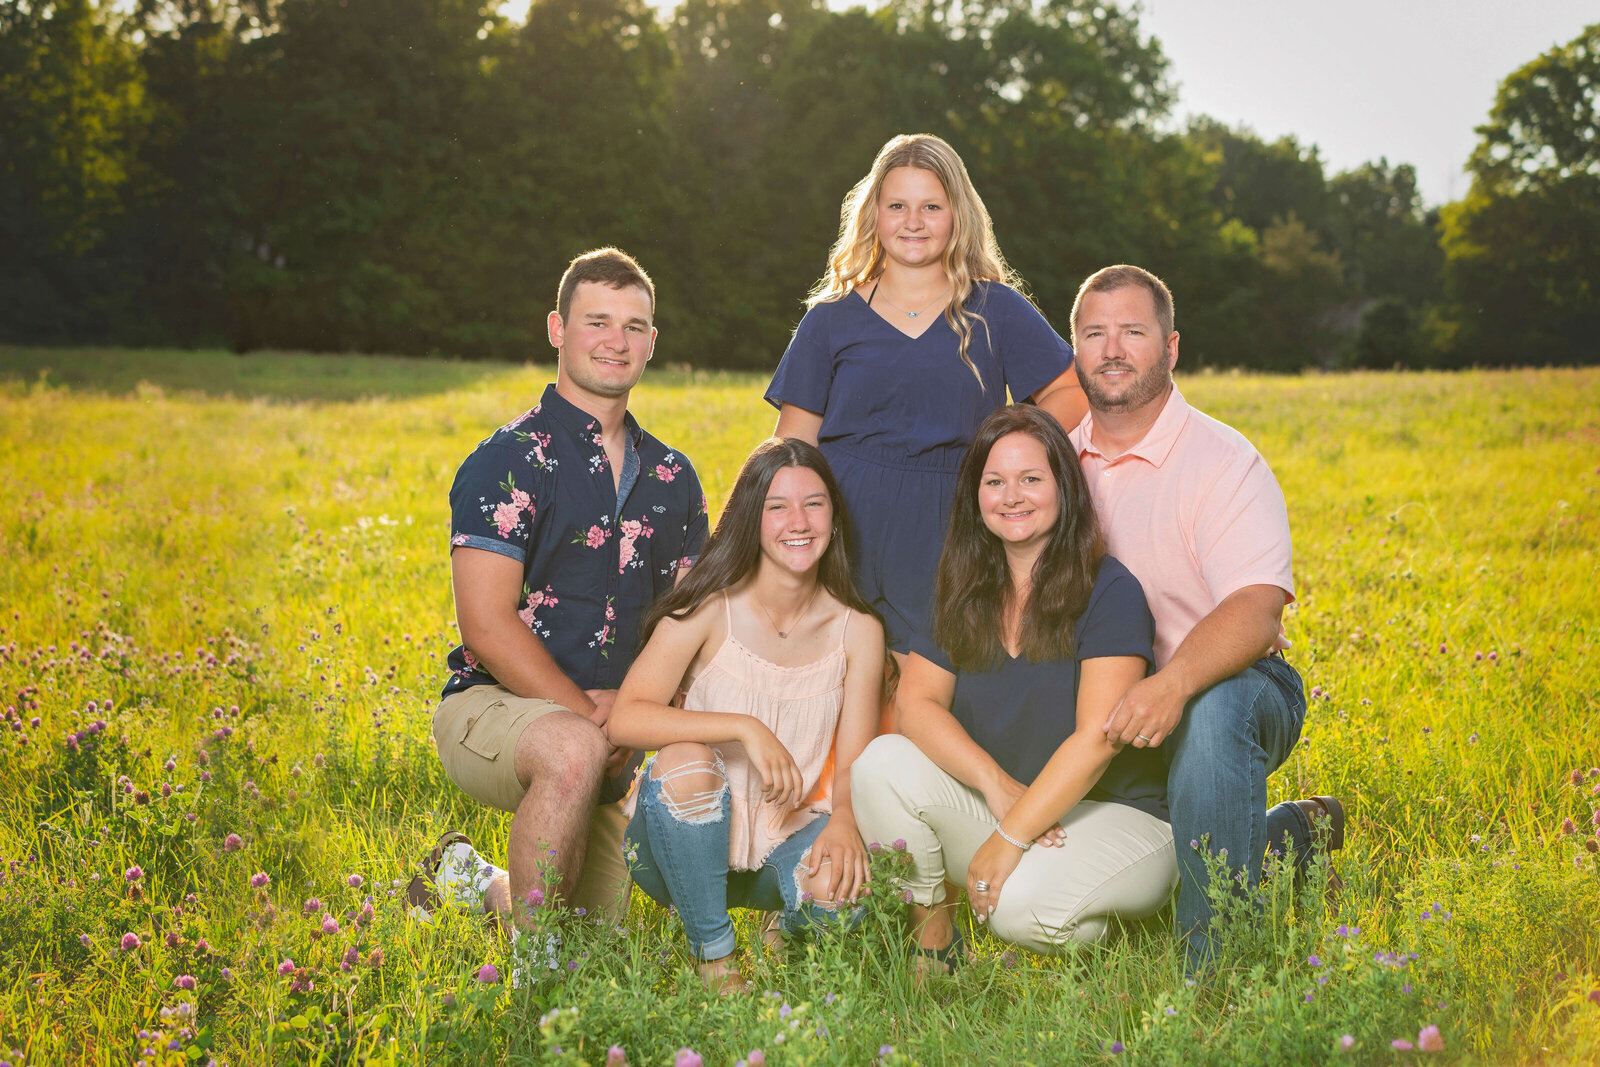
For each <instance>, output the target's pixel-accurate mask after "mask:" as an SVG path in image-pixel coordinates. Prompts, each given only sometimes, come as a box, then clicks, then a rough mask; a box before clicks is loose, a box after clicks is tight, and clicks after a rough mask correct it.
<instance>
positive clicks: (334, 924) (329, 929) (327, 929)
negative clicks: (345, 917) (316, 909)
mask: <svg viewBox="0 0 1600 1067" xmlns="http://www.w3.org/2000/svg"><path fill="white" fill-rule="evenodd" d="M322 932H323V933H325V934H336V933H338V932H339V920H338V919H335V918H334V917H333V916H332V915H328V914H324V915H323V916H322Z"/></svg>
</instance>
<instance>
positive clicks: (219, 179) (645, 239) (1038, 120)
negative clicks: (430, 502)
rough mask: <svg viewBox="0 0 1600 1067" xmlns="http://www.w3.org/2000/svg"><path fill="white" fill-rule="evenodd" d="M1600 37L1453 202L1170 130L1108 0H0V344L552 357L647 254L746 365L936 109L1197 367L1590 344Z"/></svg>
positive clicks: (1504, 137)
mask: <svg viewBox="0 0 1600 1067" xmlns="http://www.w3.org/2000/svg"><path fill="white" fill-rule="evenodd" d="M1597 98H1600V25H1597V26H1595V27H1591V28H1590V29H1589V30H1587V31H1586V32H1585V33H1584V34H1583V35H1582V36H1580V37H1579V38H1578V39H1577V40H1575V41H1573V42H1572V43H1571V44H1569V45H1566V46H1564V47H1563V48H1559V49H1555V50H1553V51H1552V52H1550V53H1547V54H1546V55H1544V56H1541V57H1539V58H1538V59H1537V60H1535V61H1534V62H1533V63H1530V64H1528V65H1527V66H1525V67H1523V68H1521V69H1520V70H1517V71H1515V72H1514V73H1512V74H1511V75H1510V76H1509V77H1508V78H1507V79H1506V81H1505V83H1504V84H1503V86H1502V89H1501V92H1500V95H1499V98H1498V99H1497V102H1496V104H1495V108H1494V110H1493V112H1492V113H1491V114H1490V116H1488V120H1487V122H1486V125H1485V126H1483V127H1481V128H1480V135H1481V138H1482V140H1481V144H1480V146H1479V149H1478V151H1477V153H1476V154H1475V155H1474V156H1473V159H1472V162H1471V169H1472V173H1473V183H1472V187H1471V190H1470V192H1469V193H1468V195H1467V197H1466V198H1465V199H1464V200H1462V201H1461V202H1459V203H1455V204H1450V205H1447V206H1445V207H1444V208H1442V209H1439V210H1434V211H1427V210H1424V206H1423V204H1422V201H1421V198H1420V197H1419V195H1418V191H1417V186H1416V176H1415V172H1414V171H1413V169H1412V168H1411V167H1410V166H1408V165H1406V164H1403V163H1396V164H1390V163H1389V162H1388V161H1387V160H1378V161H1376V162H1373V163H1368V164H1366V165H1363V166H1361V167H1358V168H1355V169H1354V170H1349V171H1344V172H1340V173H1334V174H1329V173H1328V172H1327V170H1326V168H1325V167H1324V166H1323V163H1322V161H1321V159H1320V158H1319V157H1318V154H1317V151H1316V149H1315V148H1314V147H1308V146H1304V145H1301V144H1300V143H1298V142H1297V141H1296V140H1295V139H1293V138H1285V139H1281V140H1277V141H1266V140H1263V139H1261V138H1258V137H1257V136H1255V135H1254V134H1253V133H1251V132H1250V131H1249V130H1246V129H1235V128H1230V127H1227V126H1225V125H1222V124H1219V123H1216V122H1214V121H1211V120H1207V119H1200V120H1196V121H1194V122H1192V123H1190V124H1189V126H1188V127H1187V128H1185V129H1181V130H1174V129H1172V128H1171V123H1170V113H1171V106H1172V103H1173V92H1172V89H1171V85H1170V82H1169V80H1168V70H1167V63H1166V60H1165V58H1164V57H1163V55H1162V52H1161V48H1160V44H1159V42H1158V41H1156V40H1154V39H1152V38H1151V37H1150V36H1149V35H1147V34H1145V33H1143V32H1142V31H1141V29H1140V26H1139V24H1138V21H1137V12H1136V11H1131V10H1125V9H1123V8H1121V7H1119V6H1118V5H1117V4H1114V3H1110V2H1106V0H975V2H953V0H890V2H889V3H888V4H887V5H886V6H884V7H882V8H880V9H878V10H875V11H872V12H868V11H866V10H864V9H860V8H857V9H852V10H847V11H833V10H830V9H829V8H828V7H827V6H826V4H825V3H823V2H821V0H683V3H682V4H681V5H680V6H679V7H678V8H677V9H676V10H675V11H674V12H672V14H671V15H670V16H663V15H660V14H659V13H658V12H657V11H656V9H654V8H652V7H651V6H649V5H648V4H647V3H645V2H643V0H535V2H534V3H533V5H532V7H531V9H530V10H529V13H528V17H527V20H526V22H525V23H524V24H520V25H518V24H515V23H512V22H509V21H508V20H506V19H505V18H504V17H503V16H501V15H500V14H499V13H498V4H495V3H487V4H485V3H482V2H479V0H360V2H353V0H136V2H134V3H132V4H131V5H130V4H128V3H121V4H112V3H110V2H108V0H101V2H94V0H55V2H37V0H0V340H7V341H12V342H20V343H45V344H52V343H75V344H81V343H105V344H121V345H146V344H160V345H178V346H210V345H226V346H230V347H232V348H234V349H237V350H241V351H248V350H252V349H258V348H278V349H303V350H310V351H368V352H392V353H417V354H423V353H443V354H449V355H457V356H463V357H469V358H511V359H525V358H541V357H542V356H543V355H544V354H545V347H544V346H545V341H544V328H543V320H544V315H545V313H546V312H547V311H548V310H549V307H550V304H551V302H552V294H551V290H552V289H553V285H554V280H555V278H556V277H557V276H558V275H559V273H560V271H561V269H562V267H563V266H564V265H565V263H566V262H567V260H568V259H569V258H570V257H571V256H572V255H573V254H575V253H577V252H579V251H582V250H584V249H586V248H590V247H594V246H596V245H600V244H616V245H620V246H622V247H624V248H626V249H628V250H629V251H631V252H633V253H634V254H636V255H637V256H639V258H640V259H641V261H642V262H643V263H644V264H645V265H646V267H647V269H649V270H650V271H651V273H652V274H653V275H654V277H655V278H656V281H657V285H658V289H659V294H660V309H659V312H658V324H659V325H660V326H661V327H662V331H663V339H662V347H661V351H662V352H663V354H664V355H665V356H666V358H668V359H671V360H675V361H683V362H688V363H692V364H696V365H701V366H718V367H747V368H766V367H770V366H772V365H773V364H774V363H775V362H776V360H777V357H778V355H779V354H780V353H781V352H782V350H783V348H784V345H785V344H786V342H787V339H788V336H789V334H790V332H791V331H792V330H793V328H794V325H795V323H796V322H797V321H798V319H799V316H800V313H801V311H802V305H801V300H802V298H803V296H804V294H805V293H806V291H807V290H808V289H809V288H810V286H811V284H812V283H813V282H814V281H815V279H816V277H817V276H818V275H819V274H820V273H821V270H822V266H823V260H824V256H825V253H826V250H827V248H828V246H829V244H830V243H831V241H832V238H833V236H834V234H835V232H836V230H837V227H838V221H839V220H838V212H839V203H840V200H841V198H842V197H843V195H844V193H845V191H846V190H847V189H848V188H849V187H850V185H851V184H852V183H853V182H854V181H855V180H856V179H857V178H859V177H860V175H861V174H862V173H864V172H865V170H866V168H867V166H868V164H869V163H870V161H871V159H872V156H873V154H874V153H875V151H876V150H877V148H878V146H879V145H881V144H882V143H883V141H885V140H886V139H887V138H888V137H889V136H891V135H893V134H895V133H900V132H909V131H926V132H932V133H937V134H940V135H941V136H943V137H945V138H946V139H948V140H949V141H950V142H951V143H952V144H954V145H955V147H956V148H957V150H958V151H960V152H961V154H962V156H963V158H964V159H965V160H966V162H967V165H968V168H969V170H970V171H971V172H972V176H973V179H974V181H975V182H976V183H977V186H978V188H979V190H980V192H981V193H982V194H983V196H984V198H985V200H986V202H987V204H988V206H989V208H990V211H991V213H992V214H993V215H994V218H995V225H996V229H997V232H998V234H999V237H1000V241H1001V245H1002V247H1003V248H1004V249H1005V251H1006V254H1007V256H1008V257H1009V258H1010V259H1011V261H1012V262H1013V264H1014V265H1015V266H1016V267H1017V268H1018V269H1019V270H1020V271H1021V272H1022V274H1023V276H1024V277H1025V278H1026V279H1027V281H1028V283H1029V286H1030V288H1031V291H1032V294H1033V296H1034V297H1035V299H1036V300H1037V302H1038V303H1039V305H1040V307H1041V308H1042V309H1043V310H1044V311H1045V313H1046V315H1047V316H1049V317H1050V318H1051V319H1052V321H1054V322H1055V323H1056V325H1057V326H1058V328H1060V329H1061V330H1062V331H1063V332H1065V327H1066V318H1067V312H1068V310H1069V309H1070V306H1071V301H1072V297H1073V294H1074V292H1075V290H1076V287H1077V284H1078V282H1079V281H1080V280H1081V279H1082V278H1083V277H1084V276H1085V275H1086V274H1088V273H1089V272H1090V271H1092V270H1094V269H1096V268H1098V267H1100V266H1103V265H1105V264H1107V263H1112V262H1124V261H1125V262H1135V263H1139V264H1142V265H1144V266H1147V267H1150V268H1151V269H1153V270H1155V271H1157V272H1158V273H1160V274H1161V275H1163V276H1164V277H1165V278H1166V279H1167V280H1168V281H1169V282H1170V283H1171V284H1172V287H1173V288H1174V290H1175V291H1176V293H1177V295H1178V299H1179V323H1180V329H1181V330H1182V331H1183V334H1184V355H1185V363H1186V365H1188V366H1190V367H1195V366H1204V365H1210V366H1241V367H1253V368H1262V369H1270V370H1295V369H1299V368H1303V367H1308V366H1318V367H1334V366H1348V365H1356V366H1375V367H1387V366H1391V365H1395V364H1400V365H1407V366H1458V365H1466V364H1506V363H1540V364H1543V363H1576V362H1591V361H1593V359H1594V346H1593V345H1592V344H1591V343H1590V342H1589V338H1591V337H1593V336H1594V335H1595V327H1596V326H1600V292H1597V287H1600V188H1597V186H1600V136H1597V127H1600V122H1597V120H1596V101H1597Z"/></svg>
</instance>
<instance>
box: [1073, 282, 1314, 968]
mask: <svg viewBox="0 0 1600 1067" xmlns="http://www.w3.org/2000/svg"><path fill="white" fill-rule="evenodd" d="M1072 343H1073V346H1074V348H1075V351H1076V366H1077V368H1078V378H1079V380H1080V381H1081V382H1082V383H1083V391H1084V393H1085V394H1086V395H1087V396H1088V398H1089V414H1088V415H1086V416H1085V417H1084V420H1083V422H1081V423H1079V424H1078V427H1077V428H1076V429H1075V430H1073V431H1072V434H1071V436H1072V443H1073V445H1074V446H1076V448H1077V449H1078V456H1079V460H1080V461H1081V462H1082V464H1083V472H1084V475H1085V476H1086V477H1087V478H1088V481H1089V490H1090V492H1091V494H1092V495H1093V496H1094V501H1095V507H1096V508H1097V509H1098V511H1099V514H1100V526H1101V529H1102V530H1104V532H1105V535H1106V542H1107V549H1108V551H1109V552H1110V553H1111V555H1113V556H1115V557H1116V558H1117V559H1119V560H1121V561H1122V563H1123V564H1124V565H1126V566H1127V568H1128V569H1129V570H1131V571H1132V572H1133V574H1134V576H1135V577H1137V578H1138V579H1139V582H1140V584H1141V585H1143V586H1144V592H1145V596H1146V597H1147V598H1148V600H1149V602H1150V611H1151V613H1152V614H1153V615H1154V616H1155V621H1156V642H1155V656H1156V659H1155V663H1154V667H1155V671H1154V673H1153V674H1151V675H1150V676H1149V677H1147V678H1145V679H1144V680H1142V681H1140V682H1138V683H1136V684H1135V685H1134V686H1133V687H1132V688H1131V689H1129V690H1128V692H1127V693H1126V694H1125V695H1124V696H1123V698H1122V700H1121V701H1120V702H1119V703H1118V704H1117V706H1116V707H1115V708H1113V709H1112V712H1111V715H1110V717H1109V718H1108V719H1107V721H1106V723H1105V731H1106V733H1107V734H1108V735H1111V736H1112V737H1114V738H1119V739H1120V740H1121V741H1122V742H1123V743H1124V744H1130V745H1135V746H1138V747H1147V746H1148V747H1157V746H1159V747H1160V749H1161V752H1162V754H1163V756H1164V757H1165V759H1166V763H1167V770H1168V780H1167V790H1168V803H1169V805H1170V807H1171V811H1172V832H1173V840H1174V841H1175V842H1176V844H1177V851H1178V867H1179V873H1180V875H1181V877H1182V884H1181V887H1180V889H1179V891H1178V914H1177V922H1178V932H1179V934H1180V935H1182V936H1183V937H1184V938H1185V940H1186V946H1187V950H1188V958H1189V964H1190V967H1191V969H1194V968H1199V967H1201V966H1203V965H1204V963H1205V962H1206V961H1207V960H1208V959H1209V958H1210V953H1211V943H1210V937H1209V920H1210V913H1211V909H1210V905H1209V902H1208V900H1207V897H1206V871H1205V864H1204V862H1203V860H1202V858H1201V851H1202V842H1203V843H1204V845H1205V847H1209V848H1210V850H1211V851H1213V852H1217V853H1220V854H1222V855H1223V856H1225V857H1226V860H1227V862H1228V864H1229V865H1231V866H1232V867H1234V868H1236V869H1243V870H1245V871H1247V872H1248V878H1249V882H1250V884H1251V885H1254V884H1255V882H1256V881H1257V880H1259V878H1260V877H1261V867H1262V861H1263V856H1264V854H1265V852H1266V849H1267V848H1268V846H1269V845H1270V846H1271V847H1273V848H1283V847H1285V846H1286V845H1292V846H1293V847H1294V850H1295V854H1296V856H1297V857H1298V858H1299V859H1300V860H1301V861H1304V860H1306V859H1308V858H1309V857H1310V856H1311V855H1312V853H1313V850H1314V848H1315V847H1318V846H1319V845H1320V846H1322V847H1327V848H1329V849H1332V848H1338V847H1339V846H1340V845H1342V844H1343V835H1344V810H1343V807H1342V806H1341V805H1340V804H1339V802H1338V801H1337V800H1334V799H1333V798H1331V797H1318V798H1314V799H1312V800H1299V801H1290V802H1286V803H1283V804H1279V805H1277V806H1276V807H1274V808H1272V809H1271V810H1270V811H1269V810H1267V775H1268V774H1270V773H1271V772H1272V771H1273V770H1275V769H1276V768H1277V767H1278V766H1279V765H1280V764H1281V763H1282V762H1283V761H1284V759H1285V758H1287V756H1288V755H1289V753H1290V751H1292V750H1293V748H1294V746H1295V743H1296V742H1297V741H1298V740H1299V738H1300V727H1301V724H1302V723H1303V721H1304V719H1305V707H1306V705H1305V687H1304V685H1303V684H1302V682H1301V680H1300V675H1299V674H1298V673H1296V671H1295V669H1294V668H1293V667H1291V666H1290V665H1289V663H1288V661H1287V660H1285V659H1284V658H1283V650H1284V649H1286V648H1288V647H1289V642H1288V641H1286V640H1285V639H1284V635H1283V628H1282V616H1283V609H1284V606H1285V605H1287V604H1289V603H1291V602H1292V601H1293V600H1294V574H1293V571H1292V566H1291V563H1292V553H1291V549H1290V543H1289V515H1288V510H1287V508H1286V507H1285V505H1284V500H1283V492H1282V490H1280V489H1279V488H1278V482H1277V480H1276V479H1275V478H1274V477H1273V476H1272V471H1271V470H1269V469H1268V467H1267V464H1266V461H1265V460H1263V459H1262V458H1261V454H1260V453H1259V452H1257V451H1256V450H1255V448H1254V446H1252V445H1251V444H1250V442H1249V441H1247V440H1245V438H1244V437H1243V436H1242V435H1241V434H1239V433H1238V432H1237V431H1236V430H1234V429H1232V428H1231V427H1228V426H1225V425H1223V424H1222V423H1220V422H1218V421H1217V420H1216V419H1213V418H1211V417H1210V416H1208V415H1205V414H1202V413H1201V412H1199V411H1196V410H1195V409H1193V408H1191V407H1190V406H1189V405H1188V404H1187V403H1185V402H1184V399H1183V395H1182V394H1181V393H1179V392H1178V389H1177V387H1176V386H1175V385H1174V384H1173V381H1172V368H1173V366H1174V365H1175V364H1176V363H1177V362H1178V334H1177V333H1176V332H1175V331H1174V329H1173V306H1172V294H1171V293H1170V292H1169V291H1168V290H1167V287H1166V285H1165V284H1163V283H1162V281H1161V279H1159V278H1157V277H1156V276H1155V275H1153V274H1151V273H1150V272H1149V271H1146V270H1143V269H1141V268H1139V267H1131V266H1116V267H1106V268H1105V269H1103V270H1101V271H1098V272H1097V273H1095V274H1093V275H1091V276H1090V277H1089V278H1088V280H1086V281H1085V282H1084V283H1083V286H1082V287H1081V288H1080V289H1079V290H1078V298H1077V301H1076V302H1075V303H1074V304H1073V308H1072ZM1324 818H1326V819H1327V820H1328V822H1329V825H1328V834H1327V836H1326V837H1325V838H1321V839H1318V838H1314V836H1313V833H1312V820H1313V819H1316V820H1317V821H1318V822H1319V823H1320V822H1321V821H1322V820H1323V819H1324Z"/></svg>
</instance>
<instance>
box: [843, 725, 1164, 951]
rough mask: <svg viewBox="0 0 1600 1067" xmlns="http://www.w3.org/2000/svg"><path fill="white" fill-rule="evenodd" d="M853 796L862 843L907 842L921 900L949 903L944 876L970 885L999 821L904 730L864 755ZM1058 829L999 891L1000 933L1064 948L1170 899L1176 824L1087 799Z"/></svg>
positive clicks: (853, 778) (1038, 947) (994, 923)
mask: <svg viewBox="0 0 1600 1067" xmlns="http://www.w3.org/2000/svg"><path fill="white" fill-rule="evenodd" d="M850 800H851V807H852V808H853V809H854V812H855V817H856V823H857V825H858V826H859V827H860V829H861V836H862V838H863V839H864V840H866V841H868V842H874V841H876V842H880V843H882V844H885V845H887V844H889V843H891V842H893V841H896V840H899V839H902V838H903V839H904V840H905V842H906V847H907V849H908V850H909V851H910V853H911V857H912V861H913V864H914V865H913V868H912V873H911V875H910V877H909V878H908V879H907V881H906V883H905V887H906V888H909V889H910V890H911V894H912V899H913V900H914V901H915V902H916V903H918V904H922V905H924V906H931V905H934V904H939V903H942V902H943V901H944V899H945V889H944V885H945V881H946V879H948V880H950V881H953V882H956V883H965V882H966V878H967V865H968V864H969V863H971V862H972V857H973V855H974V854H975V853H976V852H977V851H978V847H979V846H980V845H982V844H983V842H984V841H985V840H987V839H988V837H989V836H990V835H991V834H992V833H994V828H995V825H996V821H997V820H996V819H995V817H994V815H993V814H991V813H990V811H989V806H988V805H987V804H986V803H984V799H983V794H982V793H980V792H978V791H977V790H976V789H973V788H972V787H970V786H967V785H963V784H962V783H961V782H959V781H957V780H956V779H955V778H953V777H952V776H950V775H949V774H946V773H945V772H944V771H942V770H940V769H939V767H937V766H936V765H935V764H934V762H933V761H932V760H930V759H929V758H928V757H927V756H925V755H923V753H922V750H921V749H919V748H917V746H916V745H915V744H914V743H913V742H912V741H911V740H910V739H909V738H906V737H904V736H903V735H900V734H885V735H884V736H882V737H879V738H877V739H876V740H874V741H873V742H872V744H870V745H868V746H867V747H866V749H865V751H863V752H862V753H861V755H860V756H859V757H857V759H856V761H855V763H854V764H852V765H851V767H850ZM1061 826H1062V827H1063V828H1064V829H1065V830H1066V832H1067V836H1066V842H1065V843H1064V844H1062V845H1061V846H1059V847H1052V848H1044V847H1041V846H1035V847H1033V848H1031V849H1029V850H1028V851H1027V852H1025V853H1024V854H1023V856H1022V860H1021V862H1020V863H1018V864H1017V869H1016V870H1015V871H1014V872H1012V874H1011V877H1010V878H1008V879H1007V880H1006V882H1005V885H1004V886H1003V887H1002V888H1001V891H1000V899H999V901H998V902H996V905H995V910H994V914H993V915H991V916H990V917H989V929H990V930H991V931H992V932H993V933H994V934H995V936H996V937H999V938H1001V939H1003V940H1005V941H1009V942H1011V943H1012V944H1016V945H1021V946H1023V947H1024V948H1029V949H1032V950H1033V951H1035V952H1043V953H1060V952H1062V951H1064V950H1065V949H1067V948H1068V947H1069V946H1071V945H1072V944H1073V943H1075V942H1091V941H1096V940H1099V938H1100V937H1101V936H1103V935H1104V934H1105V932H1106V929H1107V927H1108V925H1109V920H1110V918H1111V917H1112V916H1113V915H1116V916H1121V917H1124V918H1129V919H1138V918H1143V917H1144V916H1147V915H1151V914H1153V913H1154V912H1156V911H1157V910H1158V909H1160V908H1161V906H1162V905H1164V904H1165V903H1166V902H1167V900H1168V899H1169V898H1170V897H1171V896H1172V891H1173V889H1174V888H1175V887H1176V886H1177V884H1178V861H1177V855H1176V854H1175V853H1174V852H1173V848H1172V827H1171V826H1170V825H1169V824H1167V823H1165V822H1162V821H1161V820H1160V819H1158V818H1156V817H1155V816H1153V815H1149V814H1146V813H1145V812H1142V811H1140V810H1138V809H1137V808H1131V807H1129V806H1128V805H1126V804H1110V803H1101V802H1097V801H1093V800H1083V801H1079V802H1078V803H1077V804H1075V805H1073V808H1072V810H1071V811H1069V812H1067V814H1066V816H1065V817H1064V818H1063V819H1062V820H1061Z"/></svg>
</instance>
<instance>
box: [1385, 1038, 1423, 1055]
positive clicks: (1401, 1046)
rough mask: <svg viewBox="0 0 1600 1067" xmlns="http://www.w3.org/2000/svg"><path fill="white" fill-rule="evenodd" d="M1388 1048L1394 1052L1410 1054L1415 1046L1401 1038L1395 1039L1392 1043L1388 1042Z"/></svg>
mask: <svg viewBox="0 0 1600 1067" xmlns="http://www.w3.org/2000/svg"><path fill="white" fill-rule="evenodd" d="M1389 1047H1390V1048H1392V1049H1394V1050H1395V1051H1396V1052H1410V1051H1411V1050H1412V1049H1414V1048H1416V1047H1417V1046H1415V1045H1413V1044H1412V1043H1411V1042H1409V1041H1407V1040H1406V1039H1405V1038H1403V1037H1397V1038H1395V1039H1394V1040H1393V1041H1391V1042H1389Z"/></svg>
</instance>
